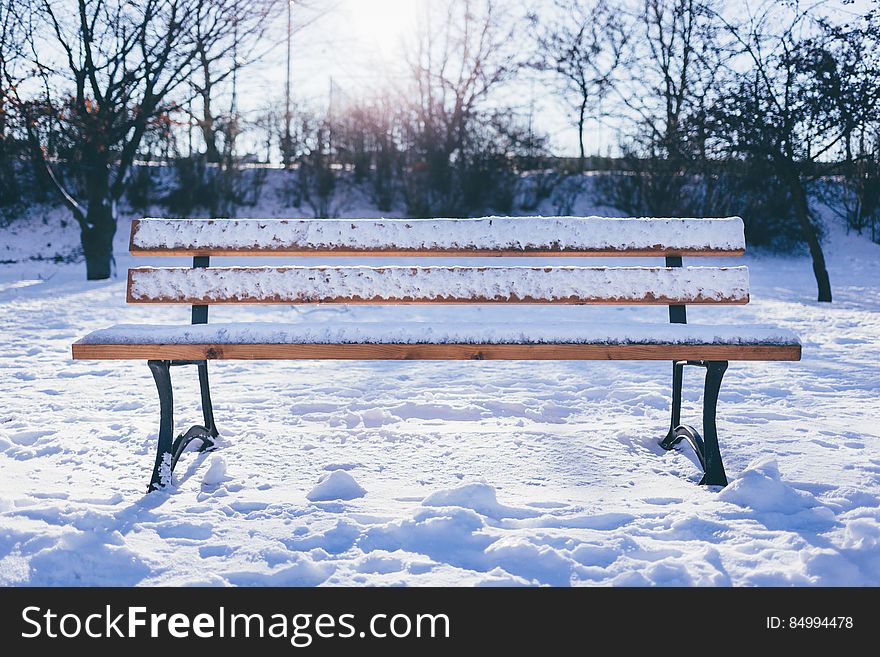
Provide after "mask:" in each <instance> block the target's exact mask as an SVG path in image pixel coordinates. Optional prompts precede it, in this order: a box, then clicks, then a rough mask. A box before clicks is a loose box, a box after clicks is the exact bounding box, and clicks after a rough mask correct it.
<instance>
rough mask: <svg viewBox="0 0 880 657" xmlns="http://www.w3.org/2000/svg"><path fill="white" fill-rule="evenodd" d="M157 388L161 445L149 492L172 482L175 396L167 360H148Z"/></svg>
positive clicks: (157, 453)
mask: <svg viewBox="0 0 880 657" xmlns="http://www.w3.org/2000/svg"><path fill="white" fill-rule="evenodd" d="M147 365H148V366H149V368H150V372H152V373H153V379H154V380H155V381H156V388H158V390H159V412H160V416H159V446H158V448H157V450H156V464H155V465H154V466H153V476H152V478H151V479H150V487H149V489H148V490H147V492H150V491H154V490H158V489H160V488H163V487H164V486H166V485H167V484H169V483H171V472H172V470H173V469H174V466H173V465H172V448H173V443H172V438H171V437H172V435H173V433H174V396H173V394H172V392H171V363H170V362H169V361H167V360H151V361H148V362H147Z"/></svg>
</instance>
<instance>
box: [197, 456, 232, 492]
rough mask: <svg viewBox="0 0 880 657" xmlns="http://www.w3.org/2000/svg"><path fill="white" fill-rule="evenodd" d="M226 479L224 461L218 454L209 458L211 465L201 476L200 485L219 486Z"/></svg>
mask: <svg viewBox="0 0 880 657" xmlns="http://www.w3.org/2000/svg"><path fill="white" fill-rule="evenodd" d="M225 478H226V459H224V458H223V456H222V455H220V454H214V456H212V457H211V464H210V465H209V466H208V469H207V470H205V474H204V475H202V484H203V485H205V486H219V485H220V484H221V483H222V482H223V480H224V479H225Z"/></svg>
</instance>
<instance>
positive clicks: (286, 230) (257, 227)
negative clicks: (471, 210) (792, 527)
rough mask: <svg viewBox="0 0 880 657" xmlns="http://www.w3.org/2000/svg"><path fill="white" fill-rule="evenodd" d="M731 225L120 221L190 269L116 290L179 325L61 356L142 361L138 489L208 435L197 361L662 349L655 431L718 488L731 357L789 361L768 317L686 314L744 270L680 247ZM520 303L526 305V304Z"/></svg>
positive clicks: (704, 245)
mask: <svg viewBox="0 0 880 657" xmlns="http://www.w3.org/2000/svg"><path fill="white" fill-rule="evenodd" d="M744 249H745V239H744V237H743V224H742V221H741V220H740V219H739V218H735V217H734V218H727V219H607V218H598V217H581V218H578V217H548V218H539V217H524V218H497V217H492V218H483V219H436V220H433V219H432V220H401V219H395V220H385V219H383V220H308V221H284V220H266V221H260V220H211V221H208V220H169V219H144V220H140V221H134V222H133V224H132V229H131V253H132V255H136V256H191V257H192V258H193V261H192V267H191V268H189V267H187V268H180V267H174V268H150V267H139V268H135V269H131V270H129V272H128V301H129V302H130V303H160V304H186V305H191V306H192V313H191V314H192V317H191V324H187V325H179V326H167V325H158V326H155V325H154V326H151V325H120V326H114V327H111V328H108V329H103V330H98V331H95V332H93V333H90V334H89V335H87V336H85V337H84V338H83V339H81V340H79V341H78V342H76V343H75V344H74V345H73V357H74V358H75V359H102V360H146V361H148V364H149V367H150V370H151V371H152V374H153V377H154V379H155V382H156V386H157V388H158V391H159V401H160V408H161V419H160V429H159V445H158V450H157V454H156V460H155V465H154V468H153V474H152V477H151V480H150V490H153V489H156V488H161V487H163V486H165V485H166V484H168V483H170V481H171V476H172V472H173V470H174V466H175V465H176V463H177V460H178V459H179V458H180V455H181V453H182V452H183V451H184V449H185V448H186V446H187V444H188V443H189V442H190V441H192V440H195V439H199V440H201V448H202V449H205V448H207V447H210V446H212V444H213V439H214V438H216V437H217V435H218V432H217V428H216V425H215V423H214V417H213V411H212V407H211V394H210V388H209V384H208V368H207V361H209V360H219V359H236V360H262V359H270V360H302V359H354V360H361V359H380V360H639V361H641V360H671V361H673V374H672V419H671V423H670V428H669V431H668V433H667V434H666V436H665V437H664V438H663V439H662V440H661V441H660V444H661V445H662V447H664V448H665V449H667V450H669V449H672V448H673V447H674V446H675V445H676V444H678V443H679V442H681V441H682V440H686V441H687V442H689V443H690V444H691V445H692V447H693V449H694V450H695V452H696V454H697V456H698V458H699V460H700V463H701V464H702V466H703V471H704V475H703V478H702V481H701V483H703V484H711V485H719V486H724V485H726V484H727V477H726V474H725V471H724V466H723V464H722V461H721V454H720V451H719V448H718V438H717V432H716V423H715V414H716V405H717V401H718V391H719V388H720V385H721V379H722V377H723V375H724V372H725V371H726V369H727V367H728V362H729V361H732V360H742V361H749V360H759V361H770V360H799V359H800V355H801V347H800V343H799V342H798V339H797V338H796V337H795V336H794V335H793V334H791V333H790V332H788V331H786V330H782V329H775V328H772V327H770V328H768V327H755V326H741V325H727V326H694V325H688V324H687V317H686V304H745V303H748V301H749V281H748V271H747V269H746V268H745V267H684V266H683V265H682V258H683V257H698V256H738V255H741V254H742V253H743V252H744ZM212 256H255V257H256V256H315V257H317V256H324V257H338V256H395V257H407V256H444V257H473V256H541V257H544V256H548V257H549V256H569V257H571V256H578V257H583V256H623V257H627V256H650V257H658V258H665V263H664V264H665V266H660V267H575V266H552V267H551V266H542V267H534V266H529V267H516V266H503V267H482V266H481V267H466V266H461V267H422V266H408V267H388V266H385V267H361V266H359V267H338V266H329V265H325V266H316V267H215V266H211V264H210V258H211V257H212ZM316 303H327V304H439V303H446V304H499V303H500V304H625V305H629V304H653V305H658V304H659V305H666V306H668V307H669V321H670V323H669V324H657V323H635V322H630V323H628V324H623V325H609V324H608V323H604V322H603V323H596V324H589V323H586V322H583V321H580V322H553V323H549V322H541V314H540V312H538V311H537V310H533V311H524V312H523V317H524V318H529V319H525V320H524V321H523V322H521V323H517V324H515V325H512V324H510V323H509V322H498V323H482V324H473V325H468V324H460V323H456V324H455V325H450V326H438V325H426V324H420V323H413V324H409V325H400V324H395V325H388V324H382V323H368V322H363V323H348V324H346V323H342V324H333V325H315V324H310V323H308V322H302V323H291V324H288V325H278V324H277V323H272V324H269V323H265V324H259V323H250V324H248V323H232V324H210V325H209V324H208V323H207V321H208V306H209V305H211V304H316ZM530 315H531V317H530ZM179 365H195V366H197V367H198V373H199V381H200V384H201V401H202V411H203V415H204V424H203V425H198V426H194V427H192V428H191V429H189V430H188V431H186V432H184V433H182V434H180V435H179V436H177V438H176V439H175V438H174V437H173V434H174V430H173V398H172V388H171V376H170V368H171V367H174V366H179ZM686 365H694V366H700V367H703V368H705V369H706V378H705V389H704V396H703V427H702V428H703V430H702V434H700V433H699V432H697V431H696V430H695V429H694V428H693V427H690V426H687V425H683V424H681V418H680V416H681V392H682V378H683V377H682V375H683V368H684V366H686Z"/></svg>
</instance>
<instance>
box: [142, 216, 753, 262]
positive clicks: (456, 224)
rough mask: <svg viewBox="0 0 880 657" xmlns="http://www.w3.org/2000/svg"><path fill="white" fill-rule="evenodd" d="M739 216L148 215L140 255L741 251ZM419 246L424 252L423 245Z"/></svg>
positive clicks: (552, 253)
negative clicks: (291, 217)
mask: <svg viewBox="0 0 880 657" xmlns="http://www.w3.org/2000/svg"><path fill="white" fill-rule="evenodd" d="M744 250H745V236H744V232H743V222H742V219H740V218H739V217H728V218H719V219H677V218H676V219H671V218H670V219H665V218H659V219H655V218H607V217H483V218H479V219H313V220H285V219H269V220H267V219H259V220H257V219H204V220H193V219H141V220H135V221H134V222H132V232H131V252H132V254H134V255H175V254H177V255H192V254H193V253H198V254H202V255H234V254H242V255H244V254H250V255H317V254H325V255H326V254H334V255H347V254H349V255H355V254H364V253H377V254H379V255H456V254H457V255H477V254H481V253H483V254H495V255H501V254H504V255H538V254H546V255H566V254H568V255H577V254H584V255H590V254H594V255H600V254H615V255H633V256H639V255H688V254H689V255H741V254H742V253H743V251H744ZM416 252H418V253H416Z"/></svg>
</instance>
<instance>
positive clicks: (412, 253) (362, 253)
mask: <svg viewBox="0 0 880 657" xmlns="http://www.w3.org/2000/svg"><path fill="white" fill-rule="evenodd" d="M745 252H746V251H745V249H731V250H728V251H721V250H710V249H664V248H663V247H661V246H659V245H658V246H655V247H652V248H650V249H616V250H615V249H580V250H577V251H575V250H573V249H568V250H565V251H540V250H529V249H522V250H519V251H488V250H484V249H471V250H467V251H462V250H457V249H448V250H443V251H441V250H438V249H429V250H424V249H384V250H382V249H361V250H354V249H328V250H320V251H319V250H311V251H306V250H296V249H281V248H279V249H220V248H202V249H182V248H171V249H160V248H153V249H141V248H136V247H133V248H132V249H131V255H133V256H154V257H155V256H169V257H171V256H178V257H195V256H230V257H245V258H246V257H263V258H266V257H284V258H288V257H290V258H309V257H317V256H323V257H331V258H353V257H360V258H407V257H410V258H412V257H417V258H506V257H514V258H517V257H518V258H572V257H581V258H601V257H606V258H654V257H656V258H663V257H666V256H681V257H689V258H700V257H712V258H719V257H721V258H723V257H735V256H741V255H743V254H744V253H745Z"/></svg>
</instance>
